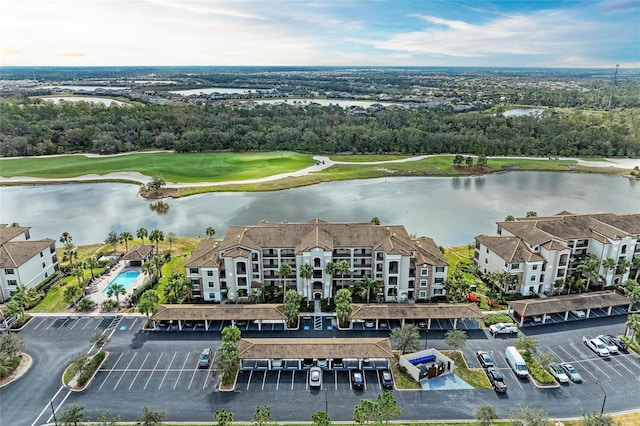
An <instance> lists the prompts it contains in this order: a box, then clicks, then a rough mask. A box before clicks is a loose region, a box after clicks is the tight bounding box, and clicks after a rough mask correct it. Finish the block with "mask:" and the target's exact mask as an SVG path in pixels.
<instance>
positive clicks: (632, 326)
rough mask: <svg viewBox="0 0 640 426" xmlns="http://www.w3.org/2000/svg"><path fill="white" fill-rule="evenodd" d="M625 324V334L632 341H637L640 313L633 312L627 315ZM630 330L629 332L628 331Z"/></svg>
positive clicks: (639, 329) (639, 331)
mask: <svg viewBox="0 0 640 426" xmlns="http://www.w3.org/2000/svg"><path fill="white" fill-rule="evenodd" d="M625 325H626V326H627V330H625V333H624V334H625V336H629V338H631V339H632V340H634V341H636V342H637V341H639V340H640V339H639V338H638V337H639V336H640V314H633V315H629V316H628V317H627V322H626V323H625ZM629 331H631V333H629Z"/></svg>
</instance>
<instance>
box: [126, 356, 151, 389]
mask: <svg viewBox="0 0 640 426" xmlns="http://www.w3.org/2000/svg"><path fill="white" fill-rule="evenodd" d="M149 355H151V352H148V353H147V356H146V357H144V361H142V364H141V365H140V368H138V372H137V373H136V375H135V377H134V378H133V380H132V381H131V384H130V385H129V390H131V387H132V386H133V382H135V381H136V379H137V378H138V374H140V371H141V370H142V367H144V363H145V362H147V358H149Z"/></svg>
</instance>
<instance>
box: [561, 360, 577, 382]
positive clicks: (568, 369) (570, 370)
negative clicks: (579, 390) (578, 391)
mask: <svg viewBox="0 0 640 426" xmlns="http://www.w3.org/2000/svg"><path fill="white" fill-rule="evenodd" d="M560 365H561V366H562V369H563V370H564V372H565V373H566V374H567V376H568V377H569V379H570V380H571V381H572V382H573V383H582V376H581V375H580V373H578V371H577V370H576V369H575V368H574V367H573V365H571V364H569V363H568V362H562V363H560Z"/></svg>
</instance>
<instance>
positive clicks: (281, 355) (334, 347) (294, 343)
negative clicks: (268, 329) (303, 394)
mask: <svg viewBox="0 0 640 426" xmlns="http://www.w3.org/2000/svg"><path fill="white" fill-rule="evenodd" d="M238 358H240V359H303V358H393V351H392V349H391V342H390V341H389V339H388V338H386V337H385V338H380V337H365V338H358V339H351V338H324V339H322V338H317V339H287V338H273V339H240V346H239V350H238Z"/></svg>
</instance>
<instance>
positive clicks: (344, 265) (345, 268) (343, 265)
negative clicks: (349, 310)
mask: <svg viewBox="0 0 640 426" xmlns="http://www.w3.org/2000/svg"><path fill="white" fill-rule="evenodd" d="M336 272H339V273H340V286H341V287H342V288H344V274H347V273H350V272H351V265H349V262H347V261H346V260H341V261H339V262H338V263H337V264H336Z"/></svg>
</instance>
